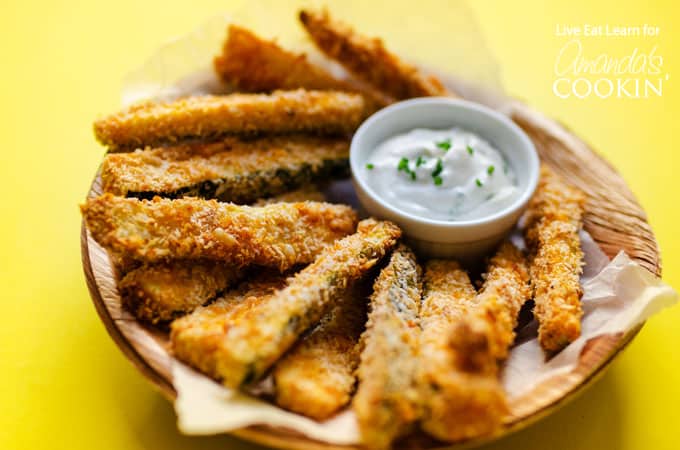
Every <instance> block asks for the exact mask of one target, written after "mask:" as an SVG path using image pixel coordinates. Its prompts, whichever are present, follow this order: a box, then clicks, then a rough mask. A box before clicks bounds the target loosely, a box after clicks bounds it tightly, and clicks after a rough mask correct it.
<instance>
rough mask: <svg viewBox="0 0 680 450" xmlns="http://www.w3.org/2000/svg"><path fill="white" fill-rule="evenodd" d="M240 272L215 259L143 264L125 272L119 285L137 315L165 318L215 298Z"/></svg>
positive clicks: (153, 319) (155, 319)
mask: <svg viewBox="0 0 680 450" xmlns="http://www.w3.org/2000/svg"><path fill="white" fill-rule="evenodd" d="M241 272H242V271H240V270H238V269H235V268H233V267H231V266H229V265H228V264H225V263H223V262H216V261H172V262H169V263H160V264H150V265H149V264H145V265H143V266H141V267H138V268H137V269H134V270H132V271H130V272H128V273H127V274H125V276H124V277H123V278H122V279H121V281H120V283H119V284H118V289H119V290H120V291H121V297H122V298H123V302H124V303H125V304H126V306H127V307H128V308H129V309H130V310H131V311H132V313H133V314H134V315H135V316H136V317H137V318H138V319H140V320H143V321H146V322H150V323H158V322H167V321H169V320H172V319H174V318H176V317H178V316H181V315H184V314H186V313H188V312H191V311H193V310H194V309H195V308H197V307H199V306H201V305H204V304H205V303H207V302H208V301H209V300H212V299H213V298H215V296H216V295H217V294H218V293H219V292H221V291H223V290H225V289H227V287H229V286H230V285H232V284H233V283H234V282H235V281H237V280H238V279H239V278H240V277H241V274H242V273H241Z"/></svg>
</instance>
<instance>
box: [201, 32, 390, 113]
mask: <svg viewBox="0 0 680 450" xmlns="http://www.w3.org/2000/svg"><path fill="white" fill-rule="evenodd" d="M214 63H215V71H216V72H217V74H218V75H219V77H220V78H221V79H222V80H223V81H224V82H225V83H227V84H229V85H231V86H233V87H235V88H236V89H238V90H240V91H247V92H267V91H273V90H276V89H300V88H303V89H318V90H338V91H349V92H357V93H359V94H362V95H363V96H364V99H365V100H366V103H367V105H366V106H367V108H368V109H369V111H368V112H372V111H375V110H377V109H380V108H382V107H384V106H387V105H388V104H390V103H392V102H394V99H392V98H390V97H387V96H385V95H384V94H382V93H380V92H379V91H378V90H376V89H374V88H372V87H369V86H367V85H364V84H363V83H358V82H356V81H354V80H344V79H341V78H337V77H336V76H334V75H333V74H331V73H330V72H329V71H327V70H325V69H323V68H322V67H319V66H317V65H316V64H313V63H311V62H309V61H308V60H307V56H306V55H305V54H304V53H293V52H290V51H287V50H284V49H283V48H281V47H280V46H278V45H277V44H276V43H275V42H273V41H269V40H265V39H262V38H260V37H258V36H256V35H255V34H254V33H252V32H251V31H249V30H247V29H245V28H241V27H239V26H236V25H231V26H229V31H228V35H227V39H226V40H225V41H224V46H223V48H222V54H221V55H219V56H217V57H215V61H214Z"/></svg>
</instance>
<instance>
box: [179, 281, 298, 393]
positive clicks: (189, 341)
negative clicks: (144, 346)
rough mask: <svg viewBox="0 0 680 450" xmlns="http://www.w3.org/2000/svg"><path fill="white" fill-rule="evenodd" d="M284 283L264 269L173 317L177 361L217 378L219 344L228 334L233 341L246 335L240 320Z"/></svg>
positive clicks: (250, 317) (248, 317)
mask: <svg viewBox="0 0 680 450" xmlns="http://www.w3.org/2000/svg"><path fill="white" fill-rule="evenodd" d="M285 285H286V277H285V276H284V275H280V274H272V273H266V274H264V275H260V276H258V278H256V279H253V280H249V281H245V282H243V283H241V284H240V285H239V286H238V288H237V289H234V290H231V291H228V292H227V293H225V294H224V295H223V296H222V297H220V298H219V299H217V300H215V301H214V302H213V303H211V304H210V305H208V306H204V307H199V308H197V309H196V310H194V312H193V313H191V314H189V315H186V316H184V317H181V318H179V319H177V320H175V321H174V322H172V324H171V326H170V330H171V331H170V340H171V342H172V352H173V353H174V355H175V356H176V357H177V358H178V359H180V360H181V361H184V362H185V363H187V364H189V365H191V366H193V367H195V368H196V369H198V370H200V371H201V372H203V373H205V374H207V375H209V376H211V377H212V378H215V379H216V380H220V379H221V378H222V376H221V374H220V371H219V370H218V369H217V367H218V365H219V362H218V361H219V359H220V352H221V349H222V346H224V345H226V344H227V340H228V339H229V336H231V339H233V342H229V343H230V344H233V345H238V341H239V340H240V339H247V338H248V336H247V335H244V334H243V331H244V329H243V327H242V325H241V324H242V323H243V321H246V320H254V318H255V317H256V315H257V313H258V311H260V310H263V309H266V308H267V303H268V302H269V301H270V299H271V297H272V296H273V295H274V293H275V292H276V291H277V290H278V289H281V288H283V287H284V286H285Z"/></svg>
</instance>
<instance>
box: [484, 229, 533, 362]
mask: <svg viewBox="0 0 680 450" xmlns="http://www.w3.org/2000/svg"><path fill="white" fill-rule="evenodd" d="M484 277H485V280H484V285H483V286H482V289H481V291H480V293H479V295H478V296H477V299H476V302H477V306H476V307H475V311H476V314H477V315H478V316H479V317H480V319H482V320H485V321H486V322H487V323H488V325H489V327H488V328H489V345H490V346H491V353H492V354H493V355H494V357H495V358H496V359H497V360H498V361H502V360H504V359H505V358H507V356H508V349H509V348H510V346H511V345H512V343H513V342H514V340H515V331H514V330H515V327H517V318H518V315H519V311H520V309H521V308H522V305H524V303H525V302H526V301H527V300H529V299H530V298H531V286H530V285H529V269H528V267H527V261H526V258H525V257H524V255H523V254H522V252H521V251H520V250H519V249H518V248H517V247H515V246H514V245H513V244H512V243H510V242H504V243H502V244H501V246H500V247H499V249H498V251H497V252H496V254H495V255H494V256H493V257H492V258H491V260H490V261H489V267H488V268H487V273H486V274H485V275H484Z"/></svg>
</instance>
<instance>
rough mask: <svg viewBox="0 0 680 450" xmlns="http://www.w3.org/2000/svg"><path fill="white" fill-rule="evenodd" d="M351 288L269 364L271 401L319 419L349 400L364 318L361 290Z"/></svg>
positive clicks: (364, 301) (363, 295) (333, 411)
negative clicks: (271, 366)
mask: <svg viewBox="0 0 680 450" xmlns="http://www.w3.org/2000/svg"><path fill="white" fill-rule="evenodd" d="M361 284H363V283H361V281H360V282H358V283H357V284H355V285H354V286H352V287H350V288H349V289H348V290H347V292H346V293H345V295H344V296H343V297H342V298H341V299H340V300H338V303H337V304H336V305H335V306H334V307H333V309H331V311H330V312H329V313H328V314H326V315H325V316H324V318H323V319H321V322H320V323H319V325H317V326H316V327H315V328H314V329H313V330H312V332H311V333H310V334H308V335H307V336H305V337H304V338H302V339H301V340H300V342H298V343H297V344H296V345H295V346H294V347H293V348H292V349H291V350H290V351H289V352H288V353H287V354H286V355H285V356H284V357H283V358H282V359H281V360H280V361H279V362H278V363H276V365H275V366H274V370H273V375H274V384H275V386H276V403H278V404H279V406H281V407H283V408H286V409H288V410H291V411H294V412H297V413H300V414H304V415H305V416H308V417H312V418H314V419H317V420H324V419H327V418H329V417H330V416H332V415H333V414H335V413H336V412H337V411H338V410H340V408H342V407H343V406H345V405H346V404H347V403H349V400H350V396H351V395H352V392H353V391H354V385H355V382H356V377H355V373H354V371H355V369H356V367H357V365H358V363H359V348H358V345H357V344H358V341H359V336H360V334H361V331H362V330H363V328H364V325H365V323H366V303H367V302H366V294H367V293H366V292H363V291H365V289H362V286H361Z"/></svg>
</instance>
